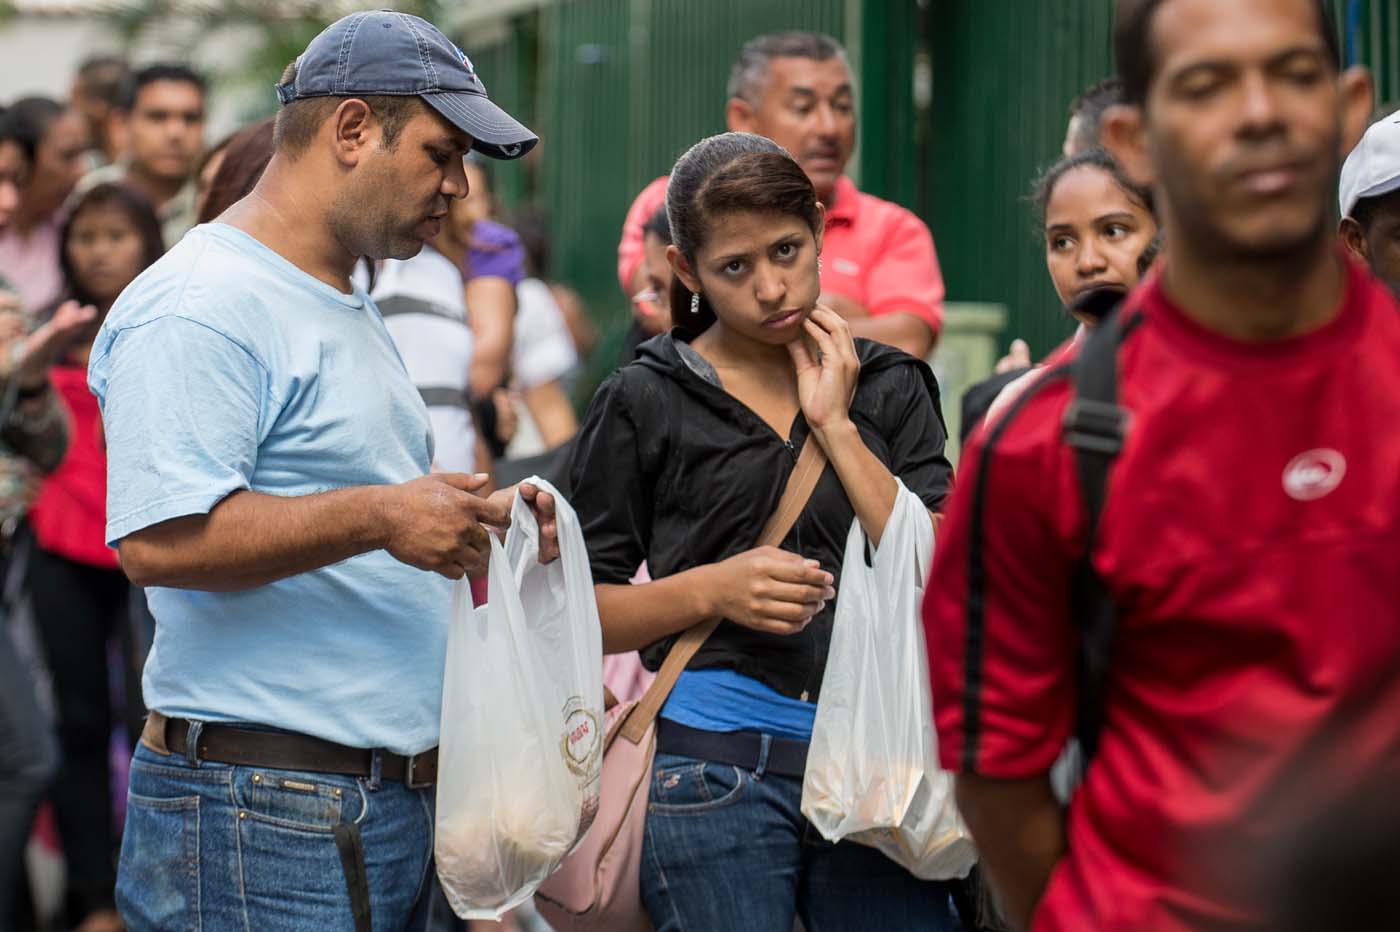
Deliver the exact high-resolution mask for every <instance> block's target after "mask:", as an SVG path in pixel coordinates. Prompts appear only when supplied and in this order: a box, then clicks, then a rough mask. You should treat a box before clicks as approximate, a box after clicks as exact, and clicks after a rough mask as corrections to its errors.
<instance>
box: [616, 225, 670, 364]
mask: <svg viewBox="0 0 1400 932" xmlns="http://www.w3.org/2000/svg"><path fill="white" fill-rule="evenodd" d="M669 245H671V223H670V221H669V220H668V219H667V218H666V207H665V205H662V206H661V207H658V208H657V209H656V210H655V211H654V212H653V213H652V215H651V217H650V218H649V219H648V220H647V222H646V223H645V224H643V225H642V264H641V267H640V271H641V278H640V282H641V285H642V290H641V291H638V292H637V293H636V294H634V295H632V329H631V330H630V331H628V333H627V339H626V341H625V342H624V343H623V345H622V360H621V364H622V365H624V366H625V365H627V364H628V363H629V362H631V361H632V360H634V359H636V358H637V347H639V346H641V345H642V344H643V343H645V342H646V341H647V340H650V339H651V338H652V337H654V336H656V335H658V334H662V333H667V332H669V331H670V329H671V327H672V326H673V322H672V320H671V305H670V294H671V263H669V262H667V261H666V247H667V246H669Z"/></svg>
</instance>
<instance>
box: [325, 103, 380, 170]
mask: <svg viewBox="0 0 1400 932" xmlns="http://www.w3.org/2000/svg"><path fill="white" fill-rule="evenodd" d="M326 123H327V125H328V126H329V127H330V134H331V142H332V144H333V146H334V149H335V155H336V158H337V159H338V160H339V161H340V163H341V164H342V165H345V166H347V167H348V166H352V165H358V164H359V161H360V159H361V158H363V157H364V154H365V152H366V151H368V150H369V148H370V146H372V145H373V144H374V143H375V142H376V141H378V138H379V121H378V120H376V119H375V118H374V112H373V111H371V110H370V108H369V104H367V103H365V102H364V101H363V100H360V99H359V98H356V97H351V98H350V99H348V100H343V101H341V102H340V106H338V107H336V108H335V113H333V114H331V118H330V119H329V120H327V121H326Z"/></svg>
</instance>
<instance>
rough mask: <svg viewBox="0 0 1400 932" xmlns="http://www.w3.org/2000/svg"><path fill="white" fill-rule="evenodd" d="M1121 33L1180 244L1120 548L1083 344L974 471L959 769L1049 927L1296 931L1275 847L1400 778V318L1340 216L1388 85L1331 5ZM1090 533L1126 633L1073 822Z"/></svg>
mask: <svg viewBox="0 0 1400 932" xmlns="http://www.w3.org/2000/svg"><path fill="white" fill-rule="evenodd" d="M1116 44H1117V54H1118V61H1119V65H1120V69H1121V71H1122V77H1123V83H1124V100H1125V104H1126V105H1125V106H1124V107H1120V108H1118V109H1116V110H1114V111H1112V112H1110V114H1109V115H1108V118H1107V120H1106V123H1105V139H1106V141H1107V142H1108V144H1109V147H1110V148H1111V149H1112V150H1113V152H1114V155H1115V156H1116V157H1117V158H1118V160H1119V162H1120V163H1121V164H1122V165H1123V166H1124V167H1125V168H1126V169H1127V170H1128V171H1129V172H1130V173H1131V174H1133V175H1134V176H1135V177H1137V178H1138V179H1139V180H1141V181H1143V182H1150V183H1152V184H1153V185H1154V187H1155V191H1156V198H1157V204H1158V207H1159V209H1160V210H1161V212H1162V220H1163V226H1164V228H1165V229H1167V230H1168V231H1169V232H1168V237H1169V240H1170V248H1169V252H1168V257H1167V259H1166V261H1165V264H1164V266H1163V267H1162V268H1160V270H1159V271H1158V272H1156V273H1155V274H1153V275H1151V276H1150V277H1149V278H1148V279H1147V280H1146V281H1145V282H1144V283H1143V284H1142V285H1141V286H1140V287H1139V288H1138V289H1137V291H1136V292H1135V293H1134V294H1133V295H1131V296H1130V297H1129V298H1128V300H1127V302H1126V304H1125V306H1124V307H1123V308H1122V310H1121V311H1120V312H1119V319H1118V320H1119V322H1120V323H1121V325H1122V328H1123V333H1124V336H1123V338H1122V345H1121V347H1120V348H1119V349H1118V351H1117V363H1118V379H1117V385H1118V405H1119V407H1120V409H1121V410H1123V411H1125V412H1126V431H1125V433H1124V434H1123V435H1122V440H1121V442H1122V446H1121V449H1120V451H1119V452H1118V453H1117V455H1116V457H1115V458H1114V459H1113V461H1112V464H1111V467H1110V472H1109V474H1108V482H1107V495H1106V504H1105V505H1104V508H1103V510H1102V512H1101V519H1100V520H1099V522H1098V525H1097V529H1096V531H1095V532H1093V533H1092V536H1091V533H1090V528H1089V524H1088V517H1087V511H1086V504H1085V497H1084V496H1083V495H1082V494H1081V485H1080V478H1081V477H1080V476H1079V475H1078V474H1077V466H1078V464H1077V462H1076V458H1075V451H1074V450H1073V449H1072V448H1071V447H1070V446H1069V445H1068V444H1067V443H1066V440H1065V436H1064V433H1065V427H1064V425H1065V423H1066V421H1065V416H1066V411H1067V409H1068V408H1069V404H1070V401H1071V400H1072V398H1073V396H1074V392H1075V389H1074V386H1073V385H1072V384H1071V380H1072V379H1073V378H1074V377H1076V375H1077V374H1078V373H1079V371H1080V370H1079V369H1078V368H1076V364H1077V363H1078V359H1076V358H1074V356H1073V355H1072V356H1071V359H1072V361H1071V362H1070V363H1069V364H1068V365H1061V366H1057V367H1052V368H1050V369H1049V370H1047V371H1046V372H1045V373H1044V374H1043V375H1042V376H1040V378H1039V379H1038V380H1037V381H1036V382H1035V383H1034V384H1033V385H1032V387H1031V388H1029V389H1028V390H1027V391H1026V392H1025V393H1024V394H1023V395H1022V396H1021V397H1020V399H1018V401H1017V402H1016V403H1015V404H1014V405H1012V406H1010V407H1009V408H1008V410H1006V411H1005V412H1004V413H1003V414H1001V415H1000V416H999V417H998V418H997V419H995V420H994V421H993V422H992V423H991V424H989V425H988V427H987V428H986V429H985V430H983V431H981V432H979V434H978V436H977V438H976V440H975V441H974V443H973V444H972V445H971V447H970V449H969V451H968V452H967V453H966V454H965V456H964V459H963V463H962V481H961V482H960V483H959V486H958V488H957V491H956V493H955V496H954V500H953V503H952V505H951V507H950V510H949V515H948V518H947V520H946V521H945V522H944V523H943V526H942V530H941V533H940V535H939V542H938V545H939V549H938V556H937V558H936V560H935V567H934V575H933V579H932V581H931V583H930V585H929V589H928V592H929V596H928V600H927V603H926V605H925V621H926V626H927V634H928V647H929V657H930V671H931V675H932V678H933V687H934V709H935V717H936V720H937V726H938V731H939V745H940V753H941V755H942V758H943V765H944V766H945V767H947V768H949V769H952V770H956V771H958V772H959V776H958V784H957V786H958V801H959V804H960V805H961V807H962V810H963V813H964V815H965V817H966V819H967V822H968V825H969V826H970V827H971V829H972V832H973V835H974V837H975V838H976V840H977V844H978V846H979V848H980V850H981V852H982V856H983V866H984V868H985V870H986V871H987V873H988V874H989V875H990V877H991V879H992V881H993V884H994V886H995V887H996V889H997V890H998V892H999V894H1000V897H1001V901H1002V903H1003V905H1004V906H1005V907H1006V909H1007V911H1008V912H1009V914H1010V918H1011V920H1012V921H1013V923H1014V924H1015V925H1016V927H1017V928H1021V929H1024V928H1028V927H1029V928H1033V929H1034V930H1036V932H1063V930H1075V932H1077V930H1083V929H1095V930H1110V932H1111V930H1130V929H1131V930H1146V929H1150V930H1154V932H1174V930H1182V932H1185V930H1192V932H1196V930H1201V929H1261V928H1268V927H1269V922H1270V920H1269V918H1268V916H1269V912H1270V909H1271V906H1272V905H1273V902H1274V901H1275V899H1276V898H1277V897H1279V896H1280V895H1281V894H1282V892H1283V891H1280V890H1278V889H1276V888H1275V887H1273V886H1271V885H1270V883H1269V877H1270V870H1271V868H1270V865H1269V863H1268V861H1269V858H1270V857H1273V856H1275V855H1276V853H1277V852H1278V850H1279V849H1280V848H1282V847H1284V846H1285V844H1286V840H1288V839H1291V838H1293V837H1294V836H1295V835H1296V830H1297V825H1298V824H1300V823H1301V822H1302V821H1303V820H1305V819H1307V817H1308V816H1309V815H1310V814H1314V813H1315V812H1316V811H1320V810H1322V809H1324V808H1325V807H1328V806H1330V805H1331V804H1333V803H1334V802H1336V801H1337V800H1338V799H1339V798H1340V799H1346V798H1347V797H1349V796H1353V795H1355V794H1356V793H1357V792H1358V789H1357V788H1358V787H1359V786H1360V785H1361V784H1362V781H1363V780H1365V779H1367V778H1369V777H1372V776H1374V775H1376V774H1378V773H1386V772H1393V769H1394V768H1396V767H1397V764H1400V714H1397V710H1400V677H1397V676H1396V672H1395V671H1396V670H1397V669H1400V624H1397V622H1396V618H1397V615H1396V612H1397V609H1396V606H1397V604H1400V556H1397V554H1400V478H1397V477H1400V436H1398V435H1397V434H1396V432H1395V424H1396V423H1398V422H1400V366H1397V365H1396V360H1397V359H1400V307H1397V305H1396V302H1395V300H1394V298H1393V296H1392V295H1390V294H1389V292H1388V291H1387V290H1386V289H1385V288H1384V287H1383V286H1382V285H1380V284H1379V283H1378V282H1376V281H1375V280H1374V279H1372V278H1371V277H1370V276H1369V275H1368V274H1367V273H1366V270H1365V269H1364V268H1363V267H1362V266H1361V265H1360V264H1358V263H1355V262H1352V261H1350V260H1349V259H1347V258H1346V257H1345V255H1344V253H1343V252H1342V250H1341V249H1340V248H1339V246H1338V244H1337V242H1336V238H1335V237H1334V235H1333V233H1332V229H1331V199H1332V197H1333V196H1334V195H1333V192H1334V191H1335V190H1336V188H1335V185H1336V182H1337V172H1338V167H1339V165H1340V160H1341V155H1342V154H1343V153H1344V152H1346V151H1347V150H1348V149H1349V148H1350V144H1351V143H1354V142H1355V140H1356V139H1357V138H1359V136H1360V133H1361V131H1362V129H1363V128H1364V126H1365V122H1366V117H1367V115H1368V111H1369V108H1370V97H1371V86H1370V81H1369V78H1368V77H1367V75H1366V74H1365V73H1364V72H1361V71H1347V72H1345V73H1342V72H1341V71H1340V67H1339V57H1340V56H1339V53H1338V45H1337V42H1336V38H1335V36H1334V35H1333V34H1332V33H1331V29H1330V25H1329V20H1328V18H1327V15H1326V11H1325V9H1324V7H1323V3H1322V2H1321V0H1232V2H1230V3H1221V2H1219V0H1122V2H1120V4H1119V11H1118V26H1117V33H1116ZM1076 352H1077V353H1079V354H1083V353H1084V352H1085V351H1084V350H1083V348H1082V347H1081V348H1079V349H1078V350H1077V351H1076ZM1086 487H1087V486H1086ZM1086 541H1088V542H1090V543H1089V548H1090V549H1089V551H1088V559H1089V563H1090V566H1091V567H1092V569H1093V571H1094V574H1095V575H1096V576H1097V577H1098V578H1099V579H1100V580H1102V582H1103V585H1104V588H1105V589H1106V590H1107V593H1108V594H1109V596H1111V601H1112V604H1113V606H1114V613H1115V616H1116V618H1115V624H1114V629H1113V630H1114V636H1113V641H1112V649H1111V651H1110V653H1109V662H1108V671H1107V680H1106V686H1105V691H1104V695H1105V697H1106V698H1105V699H1104V701H1103V704H1102V726H1101V730H1100V731H1099V735H1098V744H1097V754H1096V756H1094V757H1093V759H1092V761H1091V762H1090V765H1089V767H1088V769H1087V771H1086V774H1085V779H1084V782H1083V783H1082V785H1081V786H1080V788H1079V790H1078V792H1077V794H1076V795H1075V796H1074V798H1073V800H1072V801H1071V803H1070V806H1069V809H1068V812H1067V813H1065V812H1063V811H1062V810H1061V808H1060V805H1059V803H1058V802H1057V800H1056V799H1055V797H1054V795H1053V794H1052V792H1051V787H1050V782H1049V779H1048V774H1049V771H1050V768H1051V765H1052V763H1053V762H1054V761H1055V760H1056V757H1057V756H1058V755H1059V754H1060V752H1061V749H1062V748H1063V747H1064V746H1065V744H1066V741H1067V740H1068V739H1069V738H1070V736H1071V734H1072V733H1073V732H1074V731H1075V722H1076V713H1077V712H1080V711H1083V710H1081V709H1079V708H1078V707H1077V705H1078V704H1077V695H1079V690H1080V689H1081V688H1083V686H1084V685H1085V681H1083V680H1080V678H1079V674H1078V669H1077V653H1078V649H1079V646H1080V637H1081V634H1080V629H1079V626H1078V624H1077V623H1076V622H1077V621H1080V620H1082V619H1080V618H1078V617H1076V615H1075V614H1074V613H1072V612H1071V609H1070V600H1071V591H1072V586H1071V579H1072V576H1073V575H1074V573H1075V570H1076V567H1077V566H1078V565H1079V563H1080V561H1081V559H1082V558H1083V556H1084V554H1085V548H1086ZM1086 707H1087V704H1086ZM1391 785H1395V784H1394V783H1392V784H1391Z"/></svg>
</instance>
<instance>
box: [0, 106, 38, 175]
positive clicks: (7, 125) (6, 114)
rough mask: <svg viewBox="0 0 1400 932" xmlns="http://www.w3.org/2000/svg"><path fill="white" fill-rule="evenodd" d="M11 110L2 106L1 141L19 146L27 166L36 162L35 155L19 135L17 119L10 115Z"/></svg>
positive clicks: (0, 112)
mask: <svg viewBox="0 0 1400 932" xmlns="http://www.w3.org/2000/svg"><path fill="white" fill-rule="evenodd" d="M10 113H11V111H10V110H7V109H6V108H4V107H0V143H6V142H12V143H14V144H15V145H16V146H18V147H19V150H20V155H21V156H23V158H24V162H25V165H26V166H29V165H32V164H34V157H33V155H32V154H31V153H30V151H29V149H28V148H26V147H25V144H24V141H23V140H22V139H21V138H20V136H19V129H18V127H17V126H16V125H15V120H14V118H13V117H12V116H10Z"/></svg>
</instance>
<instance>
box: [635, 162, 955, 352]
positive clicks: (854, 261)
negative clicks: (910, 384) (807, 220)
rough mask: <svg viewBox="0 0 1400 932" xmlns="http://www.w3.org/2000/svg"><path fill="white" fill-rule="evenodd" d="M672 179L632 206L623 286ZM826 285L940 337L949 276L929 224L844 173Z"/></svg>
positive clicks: (835, 202) (826, 244)
mask: <svg viewBox="0 0 1400 932" xmlns="http://www.w3.org/2000/svg"><path fill="white" fill-rule="evenodd" d="M666 181H667V179H666V178H665V177H661V178H658V179H656V180H655V181H653V182H652V183H651V184H649V185H647V186H646V187H645V188H643V189H642V193H641V194H638V195H637V199H636V200H635V201H633V202H632V207H631V209H630V210H628V211H627V220H626V221H625V222H624V223H623V227H622V241H621V242H620V243H618V246H617V279H618V283H619V284H621V286H622V290H623V291H624V292H628V293H630V292H631V289H632V276H633V275H635V274H636V272H637V266H639V265H640V264H641V261H642V227H643V226H644V225H645V224H646V222H647V220H649V219H651V216H652V214H654V213H656V211H657V210H658V209H659V208H660V207H661V205H663V204H665V203H666ZM822 290H823V291H829V292H832V293H833V294H839V295H842V296H844V297H847V298H850V299H851V300H852V301H855V302H856V303H857V304H860V305H861V306H862V307H864V308H865V309H866V310H867V311H868V312H869V313H870V315H871V316H872V317H879V316H881V315H883V314H895V313H905V314H913V315H914V316H916V317H918V318H919V319H920V320H922V321H924V322H925V323H926V324H928V326H929V329H930V330H931V331H933V333H934V335H935V336H936V335H937V334H938V331H939V327H940V326H941V325H942V322H943V293H944V292H943V275H942V272H940V271H939V268H938V253H937V252H936V251H935V250H934V247H933V236H932V234H930V233H929V230H928V227H927V226H925V225H924V222H923V221H922V220H920V219H919V218H918V217H916V216H915V215H914V214H913V213H911V212H910V211H908V210H905V209H904V208H903V207H900V206H899V205H898V204H892V203H890V202H889V201H885V200H881V199H880V198H878V197H874V196H872V195H869V194H863V193H862V192H860V191H859V190H857V189H856V186H855V184H854V183H852V181H851V179H849V178H847V177H845V176H844V175H843V176H842V177H841V180H840V181H838V182H837V183H836V190H835V192H834V194H833V196H832V203H831V204H830V205H828V207H827V212H826V233H825V236H824V238H823V240H822Z"/></svg>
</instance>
